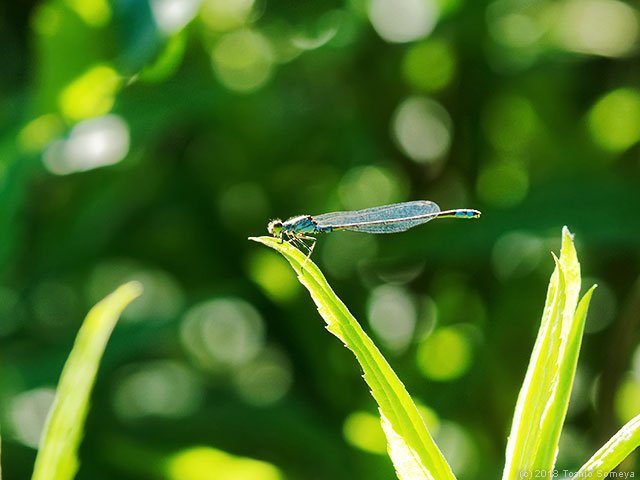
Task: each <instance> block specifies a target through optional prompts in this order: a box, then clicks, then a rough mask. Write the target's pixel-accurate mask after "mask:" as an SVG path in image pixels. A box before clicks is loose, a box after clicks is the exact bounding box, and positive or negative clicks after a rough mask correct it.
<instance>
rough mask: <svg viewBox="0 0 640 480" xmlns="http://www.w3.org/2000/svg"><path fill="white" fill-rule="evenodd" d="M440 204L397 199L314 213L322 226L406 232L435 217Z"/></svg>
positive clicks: (353, 229)
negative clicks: (358, 207) (357, 208)
mask: <svg viewBox="0 0 640 480" xmlns="http://www.w3.org/2000/svg"><path fill="white" fill-rule="evenodd" d="M438 212H440V207H438V205H437V204H435V203H433V202H429V201H428V200H417V201H414V202H405V203H394V204H392V205H385V206H382V207H374V208H365V209H364V210H355V211H351V212H333V213H325V214H323V215H317V216H313V220H314V221H315V222H316V223H317V225H318V228H319V229H329V228H331V229H332V230H352V231H354V232H366V233H394V232H403V231H405V230H408V229H409V228H411V227H415V226H416V225H420V224H422V223H426V222H428V221H429V220H431V219H433V218H435V217H436V216H437V214H438Z"/></svg>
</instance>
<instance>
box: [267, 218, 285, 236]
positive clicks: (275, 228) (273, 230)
mask: <svg viewBox="0 0 640 480" xmlns="http://www.w3.org/2000/svg"><path fill="white" fill-rule="evenodd" d="M267 230H268V231H269V233H270V234H271V235H273V236H274V237H279V236H280V234H281V233H282V221H281V220H271V221H270V222H269V225H268V226H267Z"/></svg>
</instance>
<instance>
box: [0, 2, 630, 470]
mask: <svg viewBox="0 0 640 480" xmlns="http://www.w3.org/2000/svg"><path fill="white" fill-rule="evenodd" d="M0 45H1V46H2V50H1V51H2V54H1V55H2V64H1V65H2V66H1V67H0V68H1V70H0V71H1V72H2V74H1V76H0V102H1V103H0V105H1V108H0V275H1V281H0V285H1V286H0V362H1V363H0V422H1V424H2V434H3V448H2V453H3V458H2V467H3V470H4V473H5V476H6V478H9V479H15V480H19V479H26V478H29V476H30V474H31V469H32V465H33V459H34V456H35V447H36V445H37V442H38V436H39V434H40V429H41V427H42V423H43V421H44V416H45V415H46V411H47V409H48V407H49V405H50V403H51V400H52V395H53V388H54V386H55V384H56V382H57V379H58V376H59V374H60V370H61V368H62V365H63V363H64V360H65V358H66V356H67V355H68V352H69V350H70V348H71V345H72V342H73V338H74V335H75V333H76V331H77V329H78V327H79V325H80V322H81V321H82V318H83V317H84V315H85V314H86V312H87V310H88V309H89V308H90V306H91V305H93V304H94V303H95V302H96V301H97V300H99V299H100V298H102V297H103V296H104V295H106V294H107V293H108V292H110V291H111V290H113V289H114V288H115V286H117V285H118V284H120V283H122V282H124V281H126V280H129V279H132V278H135V279H138V280H140V281H141V282H142V283H143V284H144V286H145V294H144V296H143V297H142V298H141V299H139V300H137V301H136V302H135V304H133V305H132V306H131V307H130V308H129V309H127V311H126V312H125V315H124V317H123V319H122V320H121V322H120V324H119V325H118V327H117V328H116V330H115V332H114V334H113V337H112V339H111V341H110V343H109V345H108V347H107V351H106V354H105V358H104V360H103V362H102V366H101V370H100V372H99V376H98V379H97V384H96V387H95V391H94V394H93V397H92V408H91V411H90V414H89V418H88V423H87V428H86V432H85V439H84V442H83V445H82V448H81V452H80V455H81V462H82V464H81V468H80V471H79V473H78V476H77V478H78V479H92V480H100V479H157V478H163V479H181V480H182V479H187V480H191V479H193V480H199V479H209V478H211V479H231V478H233V479H240V480H243V479H245V478H246V479H255V480H271V479H279V478H283V479H285V478H286V479H291V480H295V479H312V480H313V479H337V480H341V479H345V480H346V479H370V480H377V479H391V478H395V475H394V472H393V467H392V465H391V462H390V460H389V459H388V457H387V456H386V453H385V442H384V439H383V437H382V433H381V430H380V428H379V423H378V419H377V417H376V415H377V411H376V408H375V403H374V401H373V399H372V398H371V396H370V395H369V393H368V391H367V387H366V386H365V384H364V382H363V381H362V379H361V378H360V370H359V368H358V367H357V365H356V363H355V361H354V359H353V358H352V356H351V354H350V353H349V352H348V351H347V350H346V349H345V348H344V347H343V346H342V345H341V344H340V342H339V341H337V340H336V339H335V338H334V337H332V336H331V335H328V334H327V333H326V331H325V330H324V326H323V322H322V320H321V318H320V317H319V316H318V315H317V312H316V311H315V307H314V305H313V303H312V302H311V301H310V299H309V298H308V295H307V294H306V292H305V291H303V289H302V287H301V286H300V285H299V283H298V282H297V281H296V279H295V277H294V275H293V273H292V272H291V270H290V268H289V267H288V265H287V264H286V263H285V261H284V260H283V259H282V258H281V257H280V256H278V255H277V254H276V253H274V252H272V251H270V250H268V249H266V248H264V247H263V246H261V245H258V244H255V243H252V242H249V241H247V237H248V236H252V235H261V234H266V224H267V222H268V221H269V220H270V219H273V218H283V219H284V218H288V217H289V216H292V215H297V214H302V213H308V214H318V213H324V212H328V211H334V210H340V209H359V208H364V207H370V206H376V205H382V204H386V203H393V202H399V201H406V200H412V199H429V200H433V201H436V202H437V203H438V204H439V205H440V206H441V208H443V209H449V208H459V207H466V208H477V209H480V210H482V212H483V216H482V218H481V219H479V220H475V221H455V220H446V221H445V220H442V221H437V222H433V223H430V224H428V225H426V226H423V227H419V228H416V229H414V230H411V231H410V232H407V233H402V234H397V235H389V236H374V235H364V234H357V233H335V234H332V235H328V236H325V237H321V238H320V239H319V241H318V245H317V248H316V251H315V252H314V260H315V261H316V262H317V263H318V265H319V266H320V268H321V269H322V270H323V271H324V272H325V274H326V275H327V278H328V280H329V281H330V283H331V284H332V286H333V287H334V289H335V290H336V292H337V293H338V295H339V296H340V297H341V298H342V299H343V300H344V301H345V303H346V304H347V305H348V306H349V308H350V309H351V311H352V312H353V313H354V315H355V316H356V318H358V319H359V320H360V321H361V322H362V323H363V325H364V327H365V329H366V330H367V331H368V332H369V333H370V335H371V336H372V337H373V339H374V341H375V342H376V344H377V345H378V346H379V347H380V348H381V350H382V352H383V354H384V355H385V356H386V357H387V359H388V360H389V362H390V363H391V365H392V367H393V368H394V369H395V370H396V372H397V373H398V375H399V376H400V378H401V379H402V380H403V381H404V383H405V384H406V386H407V388H408V390H409V392H410V393H411V394H412V395H413V396H414V397H415V398H416V400H418V401H419V402H421V405H422V408H423V411H424V413H425V418H426V421H427V423H428V424H429V426H430V428H431V431H432V432H433V433H434V435H435V438H436V441H437V442H438V444H439V445H440V447H441V449H442V450H443V452H444V454H445V456H446V457H447V459H448V460H449V461H450V463H451V465H452V467H453V469H454V471H455V472H456V474H457V476H458V478H460V479H493V478H496V477H497V476H499V475H500V473H501V469H502V465H503V458H504V448H505V443H506V436H507V433H508V430H509V427H510V421H511V415H512V411H513V407H514V404H515V399H516V396H517V393H518V391H519V388H520V384H521V382H522V380H523V377H524V373H525V369H526V365H527V361H528V357H529V355H530V351H531V348H532V346H533V340H534V338H535V333H536V331H537V327H538V322H539V319H540V316H541V313H542V307H543V303H544V296H545V291H546V286H547V282H548V279H549V276H550V274H551V271H552V268H553V261H552V258H551V255H550V254H549V252H550V251H551V250H554V251H556V252H558V249H559V244H560V232H561V227H562V226H563V225H567V226H568V227H569V229H570V230H571V231H572V232H573V233H575V234H576V242H577V248H578V255H579V258H580V260H581V263H582V269H583V275H584V276H585V280H584V282H583V289H586V288H588V287H589V286H590V285H591V284H592V283H598V285H599V288H598V289H597V291H596V293H595V295H594V298H593V302H592V308H591V310H590V312H589V318H588V323H587V327H586V329H587V332H586V335H585V338H584V344H583V351H582V355H581V359H580V364H579V367H578V372H577V382H576V385H575V389H574V397H573V400H572V403H571V404H570V410H569V414H568V420H567V425H566V428H565V430H564V432H563V437H562V440H561V449H560V452H559V457H558V467H559V468H560V469H564V468H567V469H574V471H575V469H576V468H577V467H579V466H580V465H581V464H582V463H583V462H584V461H585V460H586V459H587V458H588V457H589V456H591V454H592V453H593V452H594V451H595V450H596V449H597V448H599V447H600V446H601V444H602V443H604V441H606V440H607V439H608V438H609V437H610V435H611V434H613V433H614V432H615V431H616V430H617V429H618V428H619V426H620V425H622V423H624V422H625V421H627V420H629V419H630V418H631V417H632V416H634V415H636V414H637V413H640V350H638V349H637V345H638V343H639V336H640V332H639V329H638V320H639V318H640V280H639V278H638V275H639V272H640V268H639V267H640V156H639V154H640V148H639V147H638V141H639V140H640V84H639V78H640V77H639V75H640V64H639V63H638V54H639V51H640V12H639V11H638V5H637V3H636V2H620V1H616V0H562V1H539V2H530V1H526V0H496V1H492V2H482V1H471V0H369V1H367V0H350V1H346V2H338V1H328V2H310V1H281V2H273V1H268V0H255V1H254V0H149V1H143V0H111V1H109V0H50V1H43V2H35V1H32V0H25V1H22V2H3V3H2V4H1V5H0ZM639 461H640V460H638V458H637V457H631V458H630V459H628V460H627V462H626V463H625V464H624V465H623V467H622V468H623V470H624V471H635V470H636V469H640V464H639V463H638V462H639Z"/></svg>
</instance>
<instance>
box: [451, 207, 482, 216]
mask: <svg viewBox="0 0 640 480" xmlns="http://www.w3.org/2000/svg"><path fill="white" fill-rule="evenodd" d="M480 215H481V213H480V211H478V210H471V209H464V210H459V211H458V212H457V213H456V216H458V217H465V218H478V217H480Z"/></svg>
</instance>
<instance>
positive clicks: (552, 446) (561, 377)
mask: <svg viewBox="0 0 640 480" xmlns="http://www.w3.org/2000/svg"><path fill="white" fill-rule="evenodd" d="M595 288H596V286H595V285H594V286H593V287H591V288H590V289H589V291H588V292H587V293H586V294H585V295H584V296H583V297H582V300H580V303H579V304H578V308H577V309H576V312H575V316H574V318H573V321H571V324H570V330H569V331H568V332H567V336H566V337H565V338H564V339H563V343H562V346H561V350H560V356H559V359H558V367H559V371H558V379H557V382H556V383H555V386H554V390H553V395H552V396H551V398H550V401H549V406H548V408H547V410H546V413H545V416H544V418H543V422H542V425H541V428H540V431H541V437H542V439H543V441H542V442H541V445H540V449H539V451H538V452H537V457H538V462H537V463H538V464H539V465H546V467H545V470H548V471H551V470H552V469H553V466H554V462H555V458H556V454H557V451H558V443H559V442H560V433H561V432H562V425H563V424H564V419H565V417H566V414H567V408H568V407H569V397H570V396H571V388H572V386H573V380H574V377H575V374H576V367H577V365H578V356H579V354H580V346H581V345H582V334H583V332H584V324H585V320H586V318H587V311H588V309H589V302H590V301H591V295H592V294H593V291H594V290H595Z"/></svg>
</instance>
